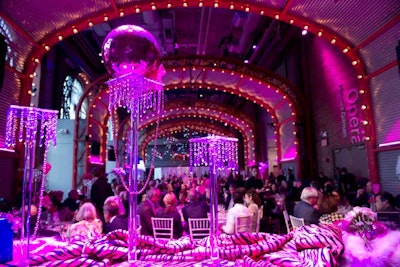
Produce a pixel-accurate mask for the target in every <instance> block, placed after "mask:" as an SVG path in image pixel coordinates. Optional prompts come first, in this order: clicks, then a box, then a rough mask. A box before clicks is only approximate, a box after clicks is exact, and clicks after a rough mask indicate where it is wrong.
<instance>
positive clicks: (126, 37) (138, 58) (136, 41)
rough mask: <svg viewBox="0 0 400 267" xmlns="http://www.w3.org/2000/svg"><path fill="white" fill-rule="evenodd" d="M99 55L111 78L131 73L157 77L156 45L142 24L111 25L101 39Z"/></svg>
mask: <svg viewBox="0 0 400 267" xmlns="http://www.w3.org/2000/svg"><path fill="white" fill-rule="evenodd" d="M102 56H103V61H104V65H105V67H106V69H107V71H108V72H109V73H110V74H111V75H112V76H113V77H114V78H118V77H121V76H123V75H127V74H131V73H133V74H136V75H141V76H144V77H146V78H150V79H154V80H157V79H158V76H159V74H158V71H159V70H158V68H159V66H160V57H161V56H160V47H159V45H158V43H157V40H156V39H155V38H154V36H153V35H152V34H151V33H150V32H148V31H147V30H145V29H143V28H142V27H139V26H136V25H123V26H119V27H117V28H115V29H113V30H112V31H111V32H110V33H109V34H108V35H107V36H106V38H105V40H104V42H103V46H102Z"/></svg>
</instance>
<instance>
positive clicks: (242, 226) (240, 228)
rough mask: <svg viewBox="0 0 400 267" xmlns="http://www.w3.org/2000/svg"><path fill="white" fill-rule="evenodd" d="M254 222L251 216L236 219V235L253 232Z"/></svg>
mask: <svg viewBox="0 0 400 267" xmlns="http://www.w3.org/2000/svg"><path fill="white" fill-rule="evenodd" d="M252 221H253V216H251V215H249V216H239V217H236V223H235V234H236V233H244V232H251V225H252Z"/></svg>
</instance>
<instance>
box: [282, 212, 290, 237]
mask: <svg viewBox="0 0 400 267" xmlns="http://www.w3.org/2000/svg"><path fill="white" fill-rule="evenodd" d="M283 219H284V220H285V225H286V231H287V233H290V231H291V229H290V224H289V220H290V218H289V213H288V211H287V210H283Z"/></svg>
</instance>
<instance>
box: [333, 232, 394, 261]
mask: <svg viewBox="0 0 400 267" xmlns="http://www.w3.org/2000/svg"><path fill="white" fill-rule="evenodd" d="M342 233H343V242H344V244H345V251H344V254H343V258H342V260H343V262H342V263H341V264H340V266H348V267H349V266H362V267H378V266H379V267H397V266H400V231H389V232H388V233H387V234H386V235H385V236H382V237H377V238H374V239H373V240H371V241H370V244H371V247H372V250H371V251H369V250H368V249H367V248H366V247H365V244H364V240H363V239H362V238H361V237H360V236H358V235H354V234H349V233H347V232H345V231H343V232H342Z"/></svg>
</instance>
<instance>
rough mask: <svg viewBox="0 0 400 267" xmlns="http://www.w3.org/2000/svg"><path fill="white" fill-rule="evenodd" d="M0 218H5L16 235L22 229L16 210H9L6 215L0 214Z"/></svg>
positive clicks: (19, 216)
mask: <svg viewBox="0 0 400 267" xmlns="http://www.w3.org/2000/svg"><path fill="white" fill-rule="evenodd" d="M0 218H5V219H6V220H7V221H8V223H10V224H11V225H12V226H11V229H12V230H13V232H14V233H18V231H19V230H20V229H21V228H22V219H21V215H20V213H19V211H18V210H11V211H10V212H8V213H3V212H0Z"/></svg>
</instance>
